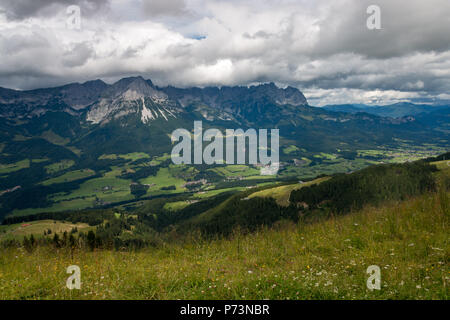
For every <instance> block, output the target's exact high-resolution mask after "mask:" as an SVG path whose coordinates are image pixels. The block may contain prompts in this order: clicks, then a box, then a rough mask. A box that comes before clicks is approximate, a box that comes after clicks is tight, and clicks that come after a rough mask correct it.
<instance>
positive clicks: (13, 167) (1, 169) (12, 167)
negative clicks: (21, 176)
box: [0, 159, 30, 174]
mask: <svg viewBox="0 0 450 320" xmlns="http://www.w3.org/2000/svg"><path fill="white" fill-rule="evenodd" d="M29 167H30V160H29V159H25V160H21V161H18V162H15V163H11V164H1V163H0V174H5V173H11V172H14V171H19V170H21V169H25V168H29Z"/></svg>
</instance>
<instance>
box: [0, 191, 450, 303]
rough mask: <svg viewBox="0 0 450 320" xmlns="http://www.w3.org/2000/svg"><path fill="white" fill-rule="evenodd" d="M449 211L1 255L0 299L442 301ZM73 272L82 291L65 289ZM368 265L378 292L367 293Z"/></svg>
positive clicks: (442, 198)
mask: <svg viewBox="0 0 450 320" xmlns="http://www.w3.org/2000/svg"><path fill="white" fill-rule="evenodd" d="M448 208H449V197H448V193H447V194H445V193H440V194H438V193H435V194H426V195H423V196H420V197H417V198H414V199H410V200H408V201H404V202H393V203H389V204H386V205H385V206H382V207H380V208H372V207H368V208H365V209H364V210H362V211H361V212H355V213H353V214H351V215H346V216H341V217H336V218H332V219H329V220H327V221H319V222H316V223H313V224H308V225H302V224H299V225H295V224H293V223H287V222H286V223H280V224H279V225H278V226H276V227H275V228H273V229H270V230H269V229H263V230H260V231H259V232H256V233H254V234H250V235H246V236H242V235H238V234H236V235H235V236H234V237H233V238H231V239H221V240H214V241H205V240H201V239H197V240H196V241H195V244H194V242H192V241H190V242H186V243H180V244H176V243H174V244H167V243H166V244H165V245H164V246H163V247H161V248H153V249H151V248H149V249H146V250H143V251H140V252H120V251H119V252H117V251H102V250H98V251H94V252H86V251H75V252H74V253H73V255H71V253H70V251H69V250H67V251H66V250H58V251H55V250H53V249H50V248H46V247H44V248H37V249H36V251H35V252H34V253H32V254H29V253H27V252H26V251H23V250H18V249H0V250H2V251H1V254H0V299H301V300H303V299H448V298H449V279H450V267H449V264H448V257H449V254H450V252H449V248H450V247H449V246H448V234H449V210H448ZM74 264H75V265H78V266H80V268H81V277H82V278H81V279H82V287H81V290H79V291H78V290H73V291H71V290H68V289H67V288H66V287H65V283H66V279H67V277H68V275H67V274H66V268H67V267H68V266H70V265H74ZM370 265H377V266H379V267H380V268H381V279H382V282H381V290H379V291H377V290H374V291H370V290H368V289H367V287H366V281H367V278H368V275H367V274H366V269H367V267H368V266H370ZM18 283H20V284H21V286H17V284H18Z"/></svg>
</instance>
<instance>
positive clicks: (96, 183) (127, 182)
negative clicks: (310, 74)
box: [0, 77, 449, 221]
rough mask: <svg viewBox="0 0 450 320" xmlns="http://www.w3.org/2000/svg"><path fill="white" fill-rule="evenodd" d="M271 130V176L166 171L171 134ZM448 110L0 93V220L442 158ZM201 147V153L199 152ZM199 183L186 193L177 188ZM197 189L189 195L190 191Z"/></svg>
mask: <svg viewBox="0 0 450 320" xmlns="http://www.w3.org/2000/svg"><path fill="white" fill-rule="evenodd" d="M194 121H202V123H203V129H204V130H206V129H208V128H217V129H219V130H221V132H224V130H226V129H238V128H243V129H248V128H255V129H264V128H266V129H273V128H276V129H279V132H280V162H281V163H280V165H281V169H280V171H279V172H278V175H277V176H271V177H270V176H261V174H260V170H259V167H258V166H256V165H245V166H244V165H236V166H231V165H214V166H202V165H197V166H192V167H187V166H174V165H173V164H172V162H171V161H170V153H171V149H172V147H173V144H172V142H171V139H170V137H171V133H172V132H173V130H176V129H180V128H184V129H187V130H189V131H191V130H192V128H193V123H194ZM448 123H449V121H448V112H447V113H445V110H444V109H443V111H442V112H430V113H427V114H425V115H417V116H415V118H405V119H392V118H386V117H380V116H377V115H371V114H361V113H356V114H352V113H343V112H333V111H328V110H326V109H324V108H315V107H311V106H309V105H308V101H307V99H306V97H305V96H304V95H303V93H302V92H301V91H300V90H299V89H297V88H293V87H286V88H280V87H277V86H276V85H275V84H274V83H261V84H258V85H252V86H233V87H227V86H222V87H206V88H196V87H193V88H185V89H180V88H175V87H172V86H167V87H158V86H156V85H155V84H154V83H153V82H152V81H151V80H149V79H144V78H142V77H128V78H123V79H121V80H119V81H117V82H115V83H112V84H106V83H104V82H102V81H101V80H94V81H88V82H85V83H72V84H68V85H65V86H61V87H55V88H42V89H36V90H25V91H20V90H11V89H3V88H0V221H1V220H2V219H3V218H4V217H6V216H22V215H27V214H36V213H40V212H64V211H69V210H81V209H101V208H105V207H111V206H122V205H125V204H128V205H130V206H132V205H138V204H139V203H141V202H142V201H144V202H145V201H148V200H151V199H154V198H155V197H161V196H165V197H171V196H174V195H178V196H182V197H183V196H184V197H185V198H186V199H183V201H196V200H198V198H199V197H210V196H214V195H217V194H219V193H222V192H227V191H230V190H243V188H247V187H261V186H264V185H266V184H267V183H270V182H272V183H274V182H277V181H278V182H279V181H280V180H281V181H283V182H284V181H288V180H306V179H311V178H314V177H316V176H318V175H320V174H327V175H330V174H334V173H337V172H341V173H344V172H352V171H355V170H359V169H362V168H364V167H367V166H369V165H372V164H375V163H382V162H383V163H386V162H402V161H412V160H416V159H420V158H425V157H430V156H433V155H438V154H441V153H443V152H445V151H447V150H448V130H449V128H448ZM204 146H205V144H204ZM203 179H205V180H207V181H206V183H205V184H204V185H202V186H198V188H196V189H195V190H193V188H187V187H186V186H187V183H189V182H194V181H200V180H203ZM194 191H195V193H194Z"/></svg>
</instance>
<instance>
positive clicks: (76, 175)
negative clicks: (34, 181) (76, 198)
mask: <svg viewBox="0 0 450 320" xmlns="http://www.w3.org/2000/svg"><path fill="white" fill-rule="evenodd" d="M94 174H95V172H94V171H92V170H90V169H81V170H74V171H69V172H67V173H65V174H63V175H61V176H59V177H56V178H52V179H48V180H45V181H43V182H42V184H43V185H44V186H48V185H51V184H56V183H63V182H70V181H75V180H80V179H84V178H87V177H90V176H92V175H94Z"/></svg>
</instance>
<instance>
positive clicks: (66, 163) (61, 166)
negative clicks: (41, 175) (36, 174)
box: [45, 160, 75, 174]
mask: <svg viewBox="0 0 450 320" xmlns="http://www.w3.org/2000/svg"><path fill="white" fill-rule="evenodd" d="M74 164H75V161H73V160H62V161H59V162H55V163H52V164H50V165H48V166H45V170H46V171H47V173H48V174H53V173H56V172H59V171H62V170H66V169H68V168H70V167H72V166H73V165H74Z"/></svg>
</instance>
